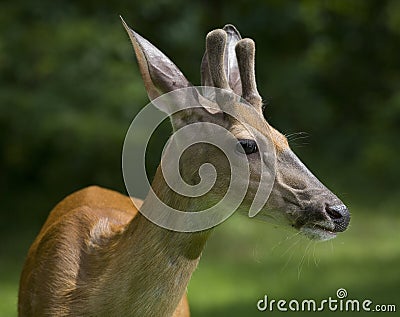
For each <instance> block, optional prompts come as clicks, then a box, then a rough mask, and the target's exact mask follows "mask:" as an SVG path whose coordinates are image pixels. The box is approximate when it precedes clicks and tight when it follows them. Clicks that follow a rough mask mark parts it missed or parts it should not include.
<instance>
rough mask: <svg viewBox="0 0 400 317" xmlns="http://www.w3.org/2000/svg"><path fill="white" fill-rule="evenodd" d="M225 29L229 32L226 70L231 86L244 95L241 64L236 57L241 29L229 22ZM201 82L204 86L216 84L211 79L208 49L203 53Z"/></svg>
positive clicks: (225, 59)
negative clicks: (239, 64)
mask: <svg viewBox="0 0 400 317" xmlns="http://www.w3.org/2000/svg"><path fill="white" fill-rule="evenodd" d="M223 30H224V31H225V32H226V34H227V39H226V46H225V53H224V70H225V74H226V78H227V79H228V84H229V87H230V88H231V89H232V90H233V92H234V93H235V94H237V95H239V96H241V95H242V83H241V81H240V73H239V66H238V62H237V58H236V52H235V46H236V43H237V42H238V41H239V40H241V39H242V37H241V36H240V33H239V31H238V30H237V29H236V28H235V27H234V26H233V25H232V24H227V25H225V26H224V28H223ZM200 71H201V84H202V86H211V87H213V86H214V83H213V82H212V79H211V74H210V67H209V64H208V53H207V50H206V52H205V53H204V55H203V60H202V62H201V69H200Z"/></svg>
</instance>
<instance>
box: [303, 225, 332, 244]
mask: <svg viewBox="0 0 400 317" xmlns="http://www.w3.org/2000/svg"><path fill="white" fill-rule="evenodd" d="M300 232H301V233H303V234H304V235H305V236H307V238H309V239H310V240H319V241H326V240H330V239H333V238H335V237H336V233H335V232H332V231H329V230H325V229H322V228H319V227H302V228H300Z"/></svg>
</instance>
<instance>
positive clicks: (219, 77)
mask: <svg viewBox="0 0 400 317" xmlns="http://www.w3.org/2000/svg"><path fill="white" fill-rule="evenodd" d="M226 41H227V35H226V32H225V31H224V30H221V29H216V30H213V31H211V32H210V33H208V34H207V38H206V50H207V56H208V65H209V68H210V75H211V79H212V81H213V84H214V87H217V88H221V89H228V90H230V88H229V84H228V79H227V77H226V74H225V70H224V54H225V46H226Z"/></svg>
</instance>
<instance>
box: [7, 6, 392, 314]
mask: <svg viewBox="0 0 400 317" xmlns="http://www.w3.org/2000/svg"><path fill="white" fill-rule="evenodd" d="M119 14H121V15H123V17H124V18H125V20H126V21H127V22H128V24H129V25H131V26H132V27H133V28H134V29H135V30H137V31H138V32H139V33H140V34H142V35H143V36H145V37H146V38H148V39H149V40H150V41H151V42H152V43H154V44H155V45H156V46H157V47H159V48H161V49H162V51H163V52H165V53H166V55H168V56H170V57H171V58H172V60H173V61H174V62H175V63H176V64H177V65H178V66H179V67H180V68H181V70H182V71H183V72H184V73H185V74H186V76H187V77H188V78H189V80H190V81H191V82H193V83H194V84H199V83H200V75H199V66H200V61H201V58H202V54H203V50H204V38H205V35H206V33H207V32H208V31H210V30H211V29H213V28H216V27H222V26H223V25H224V24H226V23H233V24H234V25H236V27H237V28H238V29H239V30H240V32H241V33H242V36H249V37H252V38H254V39H255V41H256V45H257V53H256V72H257V78H258V86H259V91H260V93H261V94H262V96H263V97H264V99H265V100H266V101H267V103H268V106H267V107H266V111H265V116H266V117H267V118H268V120H269V122H270V123H271V124H272V125H274V126H275V127H277V128H278V129H280V130H281V131H282V132H284V133H286V134H291V133H298V132H304V133H305V134H300V135H295V137H293V138H294V139H295V140H292V142H291V144H292V148H293V149H294V151H295V152H296V153H297V154H298V155H299V156H300V157H301V158H302V160H303V162H305V163H306V165H308V166H309V167H310V168H311V170H312V171H314V172H315V174H316V175H317V176H318V177H319V178H320V179H321V180H322V181H323V182H324V183H325V184H326V185H327V186H328V187H330V188H331V189H332V190H333V191H334V192H335V193H337V194H338V196H339V197H341V198H342V199H343V200H344V202H345V203H346V204H348V206H349V208H350V210H351V212H352V221H351V226H350V228H349V230H348V231H347V232H345V233H343V234H341V235H340V236H339V237H338V238H337V239H335V240H333V241H331V242H325V243H315V242H312V243H311V242H308V241H306V240H305V239H302V238H299V237H298V236H293V234H292V233H291V232H286V231H285V230H283V229H281V228H278V229H276V228H275V227H274V226H272V225H269V224H262V223H256V222H254V221H251V220H249V219H246V218H245V217H238V216H234V217H232V218H231V219H229V220H228V221H227V222H226V223H224V224H223V225H221V226H220V227H219V228H217V230H215V232H214V234H213V236H212V237H211V239H210V241H209V243H208V246H207V248H206V250H205V252H204V255H203V259H202V261H201V263H200V266H199V269H198V270H197V271H196V272H195V274H194V276H193V279H192V281H191V283H190V285H189V298H190V302H191V310H192V313H193V316H262V315H267V314H269V315H271V314H272V315H274V314H276V315H283V314H284V315H287V313H281V312H272V313H266V312H264V313H262V312H257V310H256V303H257V301H258V300H259V299H260V298H263V296H264V295H268V296H269V297H270V298H274V299H286V300H290V299H293V298H294V299H298V300H301V299H312V298H314V299H323V298H327V297H329V296H331V297H335V293H336V290H337V289H338V288H346V289H347V291H348V294H349V298H354V299H360V300H363V299H366V298H368V299H371V300H372V301H373V302H374V303H377V304H396V305H397V310H399V309H400V299H399V298H400V269H399V268H400V239H399V238H400V231H399V229H400V214H399V207H398V204H399V202H400V185H399V180H400V164H399V158H400V157H399V154H400V150H399V149H400V141H399V140H400V139H399V135H400V58H399V56H400V2H399V1H396V0H388V1H363V0H354V1H346V0H341V1H317V0H314V1H277V0H276V1H267V0H249V1H246V2H244V1H234V0H230V1H211V0H205V1H192V2H188V1H183V0H146V1H142V0H139V1H129V2H128V1H121V0H114V1H104V0H98V1H92V0H81V1H79V2H78V1H50V0H40V1H31V2H27V1H22V0H14V1H8V2H5V1H3V2H2V3H1V4H0V32H1V37H0V133H1V137H0V150H1V152H0V195H1V196H0V200H1V207H0V213H1V219H0V238H1V241H2V242H1V243H0V316H15V315H16V301H17V290H18V279H19V273H20V270H21V267H22V263H23V260H24V257H25V255H26V253H27V250H28V248H29V245H30V243H32V241H33V239H34V237H35V235H36V234H37V233H38V231H39V229H40V227H41V225H42V224H43V222H44V220H45V219H46V217H47V214H48V212H49V211H50V210H51V208H52V207H53V206H54V205H55V204H56V203H57V202H58V201H59V200H60V199H62V198H63V197H64V196H66V195H67V194H69V193H71V192H73V191H75V190H77V189H80V188H82V187H84V186H87V185H91V184H98V185H101V186H104V187H108V188H112V189H115V190H118V191H120V192H125V188H124V184H123V180H122V173H121V150H122V143H123V140H124V136H125V133H126V131H127V129H128V126H129V124H130V122H131V120H132V119H133V117H134V115H135V113H137V112H138V110H139V109H140V108H141V107H143V106H144V105H145V104H146V103H147V102H148V101H147V95H146V92H145V90H144V88H143V84H142V81H141V78H140V75H139V71H138V68H137V65H136V61H135V59H134V55H133V51H132V48H131V45H130V42H129V40H128V37H127V34H126V33H125V31H124V30H123V28H122V25H121V23H120V21H119V17H118V15H119ZM164 129H165V133H164V134H165V135H168V134H169V133H170V132H169V131H170V128H169V127H164ZM296 136H300V137H303V136H306V138H297V140H296ZM162 141H163V140H161V139H160V140H159V141H158V142H159V145H158V148H161V147H162V146H163V143H162ZM155 142H157V140H156V141H155ZM156 145H157V144H156ZM155 148H157V146H155ZM158 159H159V153H154V154H153V155H150V160H149V162H148V163H149V164H148V167H149V174H152V173H153V172H154V169H155V167H156V165H157V163H158ZM314 314H316V315H318V314H317V313H314ZM330 314H331V315H339V314H340V313H338V312H336V313H329V312H325V313H324V316H329V315H330ZM296 315H297V316H303V315H304V316H310V315H311V314H310V313H305V314H302V313H296ZM368 315H371V314H368ZM382 315H390V314H388V313H386V314H382ZM391 315H394V314H393V313H392V314H391Z"/></svg>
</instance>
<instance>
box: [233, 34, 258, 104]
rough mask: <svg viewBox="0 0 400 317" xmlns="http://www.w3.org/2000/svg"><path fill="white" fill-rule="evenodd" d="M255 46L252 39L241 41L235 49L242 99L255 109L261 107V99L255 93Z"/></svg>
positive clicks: (256, 92)
mask: <svg viewBox="0 0 400 317" xmlns="http://www.w3.org/2000/svg"><path fill="white" fill-rule="evenodd" d="M255 50H256V48H255V44H254V41H253V40H252V39H242V40H240V41H239V42H238V43H237V44H236V47H235V51H236V57H237V60H238V65H239V73H240V79H241V81H242V97H243V98H244V99H245V100H246V101H248V102H249V103H250V104H251V105H253V106H255V107H261V105H262V98H261V96H260V94H259V93H258V91H257V84H256V76H255V69H254V59H255Z"/></svg>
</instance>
